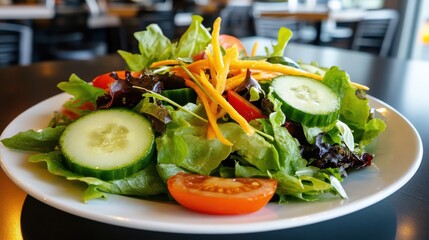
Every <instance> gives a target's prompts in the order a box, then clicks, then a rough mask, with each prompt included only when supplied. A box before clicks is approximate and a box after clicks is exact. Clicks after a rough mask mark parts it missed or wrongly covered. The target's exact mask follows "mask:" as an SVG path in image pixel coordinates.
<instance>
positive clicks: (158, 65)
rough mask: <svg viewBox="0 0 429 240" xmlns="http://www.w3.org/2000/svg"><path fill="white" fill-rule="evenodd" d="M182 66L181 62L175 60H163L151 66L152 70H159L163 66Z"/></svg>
mask: <svg viewBox="0 0 429 240" xmlns="http://www.w3.org/2000/svg"><path fill="white" fill-rule="evenodd" d="M178 64H180V61H179V60H173V59H167V60H161V61H158V62H154V63H152V64H151V65H150V67H151V68H157V67H162V66H168V65H178Z"/></svg>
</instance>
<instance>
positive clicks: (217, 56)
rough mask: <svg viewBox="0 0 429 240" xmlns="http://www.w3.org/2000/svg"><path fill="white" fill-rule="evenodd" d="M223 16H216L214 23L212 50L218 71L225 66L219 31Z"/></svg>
mask: <svg viewBox="0 0 429 240" xmlns="http://www.w3.org/2000/svg"><path fill="white" fill-rule="evenodd" d="M221 21H222V20H221V18H219V17H218V18H216V20H215V21H214V23H213V31H212V48H213V49H212V51H213V59H214V62H215V70H216V71H222V69H223V68H224V66H223V61H222V51H221V49H220V44H219V32H220V23H221Z"/></svg>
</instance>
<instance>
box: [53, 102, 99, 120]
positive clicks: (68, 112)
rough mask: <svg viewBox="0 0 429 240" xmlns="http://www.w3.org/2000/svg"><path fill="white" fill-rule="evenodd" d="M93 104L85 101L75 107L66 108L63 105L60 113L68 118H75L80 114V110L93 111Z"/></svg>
mask: <svg viewBox="0 0 429 240" xmlns="http://www.w3.org/2000/svg"><path fill="white" fill-rule="evenodd" d="M94 110H95V106H94V104H92V103H91V102H85V103H83V104H82V105H81V106H80V107H78V108H76V109H68V108H66V107H64V106H62V108H61V113H62V114H63V115H64V116H66V117H67V118H69V119H72V120H74V119H77V118H79V117H80V116H81V112H84V111H94Z"/></svg>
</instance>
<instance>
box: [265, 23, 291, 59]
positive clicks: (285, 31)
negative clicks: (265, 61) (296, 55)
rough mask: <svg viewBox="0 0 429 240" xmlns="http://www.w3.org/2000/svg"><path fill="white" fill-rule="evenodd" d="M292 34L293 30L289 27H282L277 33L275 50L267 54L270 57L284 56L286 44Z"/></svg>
mask: <svg viewBox="0 0 429 240" xmlns="http://www.w3.org/2000/svg"><path fill="white" fill-rule="evenodd" d="M292 36H293V32H292V31H291V30H290V29H289V28H286V27H281V28H280V29H279V32H278V35H277V44H276V45H274V46H273V52H272V53H270V54H267V55H268V56H270V57H276V56H279V57H283V56H284V51H285V49H286V45H287V44H288V42H289V40H290V39H291V38H292Z"/></svg>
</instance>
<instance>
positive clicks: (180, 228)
mask: <svg viewBox="0 0 429 240" xmlns="http://www.w3.org/2000/svg"><path fill="white" fill-rule="evenodd" d="M69 96H70V95H68V94H66V93H60V94H57V95H54V96H52V97H50V98H47V99H45V100H43V101H41V102H39V103H37V104H35V105H33V106H32V107H30V108H28V109H26V110H25V111H23V112H22V113H20V114H19V115H18V116H17V117H16V118H14V120H12V121H11V122H10V123H9V124H8V125H7V127H6V128H5V129H4V130H3V132H2V133H1V135H0V139H3V138H4V133H5V132H8V131H9V129H10V128H12V127H13V124H14V123H15V121H16V120H17V119H20V118H22V116H23V115H24V114H26V113H27V112H30V111H31V110H32V109H34V108H37V107H40V106H43V105H44V104H47V103H49V102H50V101H53V100H55V99H56V98H61V99H62V98H64V99H66V98H67V97H69ZM368 98H369V99H370V102H371V104H375V105H380V106H383V107H386V108H388V109H389V111H392V112H393V113H394V114H396V115H397V116H398V117H399V118H400V119H401V120H404V121H405V123H406V124H407V125H408V126H409V127H410V130H411V131H412V133H413V135H414V136H415V137H416V139H415V140H416V142H417V146H416V148H417V150H418V151H417V153H416V157H415V159H414V161H413V164H412V165H410V170H409V171H408V172H406V174H404V175H402V176H401V177H400V178H399V179H397V180H396V181H395V182H394V183H393V184H390V185H389V186H387V187H386V188H384V189H383V191H380V192H378V193H376V194H372V195H370V196H366V197H364V198H362V199H360V200H359V201H354V202H351V203H348V204H345V205H342V206H340V207H339V208H340V210H342V211H340V212H338V211H337V213H335V214H332V213H330V211H327V212H319V213H317V214H313V215H311V217H312V218H311V219H308V218H306V217H305V216H301V218H303V219H301V220H300V219H298V218H295V220H294V221H292V222H289V223H285V221H286V219H278V220H270V222H269V224H268V225H269V226H267V224H265V225H264V224H261V223H260V222H259V221H256V222H248V223H242V224H240V223H239V224H237V225H235V224H234V227H231V223H227V224H224V225H219V224H217V225H215V226H214V227H213V226H212V227H210V226H205V227H198V228H196V227H192V226H185V225H177V223H162V224H159V222H151V221H147V219H144V220H140V221H135V220H131V221H128V220H127V219H121V218H118V216H102V215H100V214H93V213H88V212H86V211H85V210H82V209H81V208H74V207H71V206H68V205H67V204H66V205H64V203H61V202H58V200H55V199H53V198H49V197H46V196H41V195H40V194H38V193H37V192H36V190H34V189H31V188H30V189H29V188H28V186H26V185H25V184H24V183H22V181H20V180H19V179H17V177H16V176H13V174H12V173H11V172H10V170H9V169H8V167H7V164H6V161H7V160H4V157H3V154H4V153H3V151H12V150H8V149H6V148H5V147H4V146H3V145H2V144H1V146H0V165H1V167H2V168H3V171H4V172H5V174H6V175H7V176H8V177H9V178H10V179H11V180H12V181H13V182H14V183H15V184H16V185H17V186H18V187H19V188H21V189H22V190H24V191H25V192H26V193H27V194H29V195H30V196H32V197H34V198H36V199H37V200H39V201H41V202H43V203H45V204H47V205H49V206H52V207H54V208H57V209H59V210H62V211H65V212H68V213H70V214H73V215H77V216H79V217H82V218H87V219H91V220H94V221H99V222H103V223H108V224H113V225H117V226H122V227H128V228H135V229H141V230H150V231H159V232H170V233H188V234H234V233H251V232H263V231H271V230H279V229H287V228H293V227H299V226H305V225H309V224H313V223H318V222H322V221H327V220H331V219H334V218H338V217H341V216H344V215H347V214H350V213H352V212H355V211H358V210H360V209H363V208H366V207H368V206H370V205H372V204H375V203H377V202H379V201H381V200H383V199H384V198H386V197H388V196H390V195H391V194H393V193H394V192H396V191H397V190H399V189H400V188H401V187H402V186H404V185H405V184H406V183H407V182H408V181H409V180H410V179H411V178H412V177H413V176H414V175H415V173H416V172H417V170H418V168H419V166H420V164H421V161H422V157H423V144H422V140H421V137H420V135H419V133H418V131H417V130H416V128H415V127H414V126H413V124H412V123H411V122H410V121H409V120H408V119H407V118H406V117H404V116H403V115H402V114H401V113H400V112H399V111H397V110H396V109H394V108H393V107H391V106H390V105H389V104H387V103H385V102H383V101H381V100H379V99H377V98H375V97H372V96H370V95H368ZM61 103H62V102H60V103H57V104H58V106H60V105H59V104H61ZM54 105H55V104H54ZM24 160H25V159H24ZM112 197H113V198H115V197H125V196H113V195H111V197H109V199H107V201H109V200H110V199H111V198H112ZM139 201H140V200H139ZM271 204H273V203H271ZM308 204H311V203H308ZM213 217H215V216H213ZM226 218H236V216H227V217H226ZM239 218H241V217H239ZM288 221H290V220H288ZM219 229H222V230H219Z"/></svg>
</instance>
